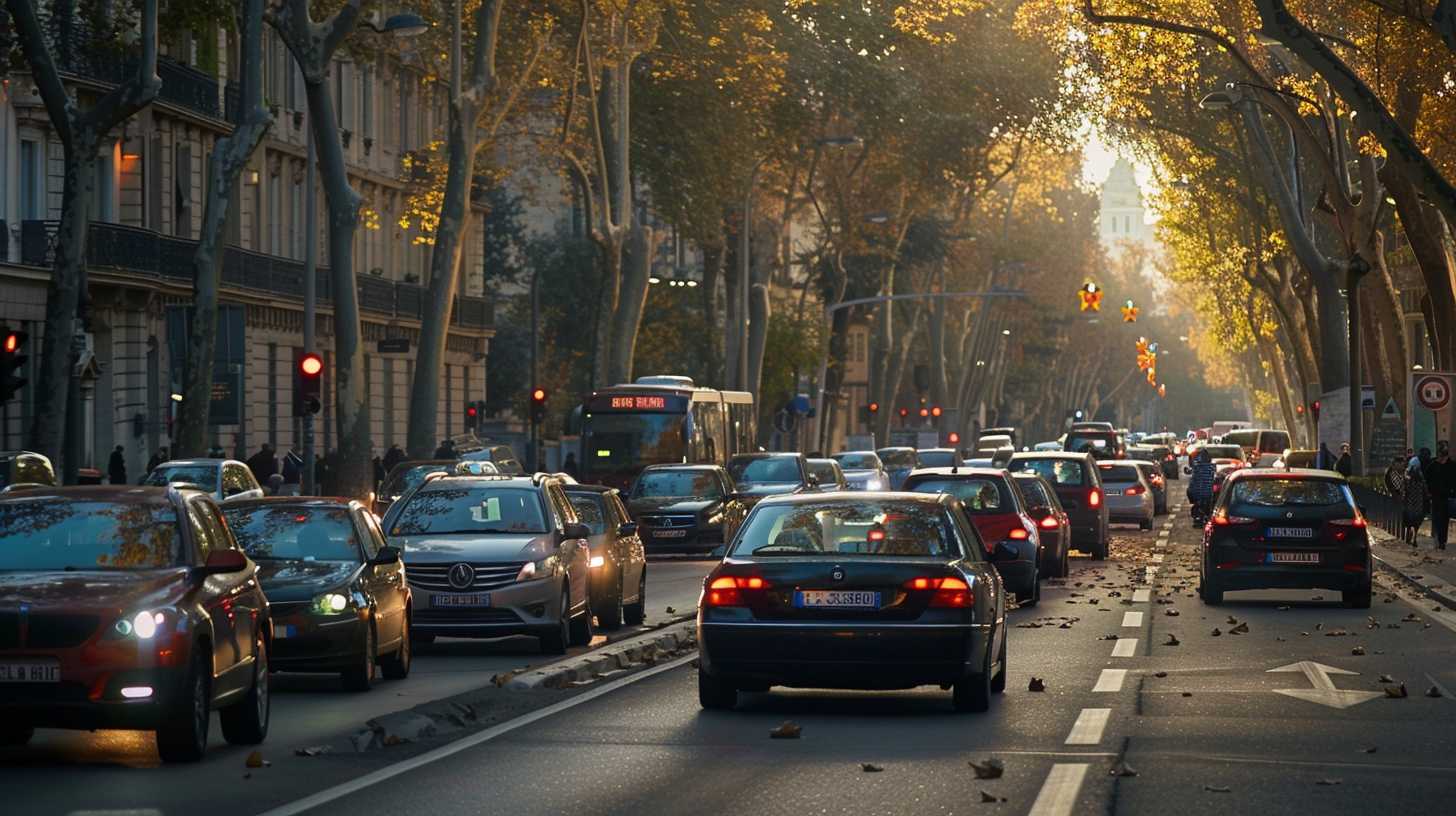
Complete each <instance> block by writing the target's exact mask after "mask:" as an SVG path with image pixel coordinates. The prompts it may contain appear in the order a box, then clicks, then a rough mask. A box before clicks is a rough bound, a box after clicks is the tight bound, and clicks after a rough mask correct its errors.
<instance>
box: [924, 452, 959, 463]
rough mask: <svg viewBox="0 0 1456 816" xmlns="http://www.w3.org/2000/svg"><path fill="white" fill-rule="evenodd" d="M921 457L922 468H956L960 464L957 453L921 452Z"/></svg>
mask: <svg viewBox="0 0 1456 816" xmlns="http://www.w3.org/2000/svg"><path fill="white" fill-rule="evenodd" d="M919 456H920V466H921V467H955V466H956V465H957V464H960V463H959V462H957V461H956V454H955V451H941V450H931V451H921V452H920V454H919Z"/></svg>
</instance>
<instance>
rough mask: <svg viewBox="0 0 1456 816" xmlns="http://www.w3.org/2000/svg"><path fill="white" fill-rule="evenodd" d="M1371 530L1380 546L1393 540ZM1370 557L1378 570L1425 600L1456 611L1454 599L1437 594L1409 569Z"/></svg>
mask: <svg viewBox="0 0 1456 816" xmlns="http://www.w3.org/2000/svg"><path fill="white" fill-rule="evenodd" d="M1371 529H1372V531H1373V532H1375V533H1376V534H1377V535H1375V536H1374V537H1375V538H1377V540H1379V541H1380V542H1381V543H1382V544H1386V543H1388V542H1391V541H1394V540H1395V538H1394V537H1393V536H1391V535H1390V534H1389V533H1387V532H1385V531H1384V530H1379V529H1377V528H1373V527H1372V528H1371ZM1370 557H1371V558H1372V559H1374V561H1375V564H1376V567H1377V568H1378V569H1381V570H1384V571H1385V572H1387V573H1389V574H1391V575H1393V576H1395V577H1396V578H1397V579H1399V580H1400V581H1401V582H1403V583H1405V584H1406V585H1408V586H1410V587H1411V588H1412V589H1415V590H1417V591H1419V592H1420V593H1421V594H1423V595H1425V596H1426V597H1427V598H1430V599H1431V600H1433V601H1435V602H1436V603H1439V604H1440V605H1442V606H1444V607H1446V608H1447V609H1452V610H1456V597H1452V596H1451V595H1448V594H1446V593H1444V592H1438V591H1437V590H1434V589H1431V588H1430V587H1429V586H1428V585H1426V584H1425V583H1423V582H1422V581H1421V580H1420V579H1419V578H1417V577H1415V576H1416V573H1413V572H1411V571H1410V570H1409V569H1403V568H1401V567H1399V566H1397V565H1395V564H1392V563H1391V562H1389V561H1387V560H1385V559H1384V558H1381V557H1380V556H1379V555H1376V554H1375V553H1373V552H1372V553H1371V554H1370Z"/></svg>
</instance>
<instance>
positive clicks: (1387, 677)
mask: <svg viewBox="0 0 1456 816" xmlns="http://www.w3.org/2000/svg"><path fill="white" fill-rule="evenodd" d="M1377 682H1381V683H1394V682H1395V678H1394V677H1391V676H1390V675H1388V674H1382V675H1380V680H1379V681H1377Z"/></svg>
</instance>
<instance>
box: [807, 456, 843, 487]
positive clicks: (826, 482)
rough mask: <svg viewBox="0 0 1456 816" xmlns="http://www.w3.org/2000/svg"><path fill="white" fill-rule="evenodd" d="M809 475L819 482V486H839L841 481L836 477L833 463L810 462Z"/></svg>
mask: <svg viewBox="0 0 1456 816" xmlns="http://www.w3.org/2000/svg"><path fill="white" fill-rule="evenodd" d="M809 475H810V476H813V477H814V478H815V479H817V480H818V481H819V484H820V485H822V486H824V487H828V486H830V485H836V484H839V479H838V478H837V477H836V476H835V475H834V463H833V462H810V463H809Z"/></svg>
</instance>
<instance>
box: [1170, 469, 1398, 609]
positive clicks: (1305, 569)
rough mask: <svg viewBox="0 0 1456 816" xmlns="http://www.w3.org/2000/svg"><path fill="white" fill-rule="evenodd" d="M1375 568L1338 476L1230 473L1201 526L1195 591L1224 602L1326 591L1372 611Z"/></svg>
mask: <svg viewBox="0 0 1456 816" xmlns="http://www.w3.org/2000/svg"><path fill="white" fill-rule="evenodd" d="M1373 569H1374V563H1373V561H1372V559H1371V555H1370V539H1369V536H1368V531H1367V529H1366V523H1365V517H1364V515H1363V514H1362V513H1361V512H1360V509H1359V508H1358V507H1357V506H1356V504H1355V498H1354V496H1353V495H1352V494H1351V492H1350V486H1349V485H1348V484H1346V483H1345V480H1344V478H1343V477H1341V476H1339V475H1337V474H1335V473H1332V472H1329V471H1323V470H1262V469H1259V470H1255V469H1251V470H1240V471H1235V472H1233V473H1232V474H1230V475H1229V477H1228V481H1227V483H1226V484H1225V486H1224V490H1223V491H1222V493H1221V494H1220V495H1219V497H1218V499H1217V500H1216V501H1215V502H1214V508H1213V515H1212V516H1211V517H1210V518H1209V522H1208V524H1207V525H1205V527H1204V533H1203V552H1202V558H1201V559H1200V562H1199V569H1198V575H1199V594H1200V595H1202V597H1203V600H1204V602H1205V603H1208V604H1215V605H1216V604H1220V603H1223V597H1224V593H1225V592H1228V591H1231V590H1240V589H1332V590H1337V591H1339V592H1340V593H1341V595H1342V596H1343V597H1342V600H1343V601H1344V603H1345V606H1348V607H1352V608H1355V609H1368V608H1369V607H1370V590H1371V583H1370V578H1371V575H1372V571H1373Z"/></svg>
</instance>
